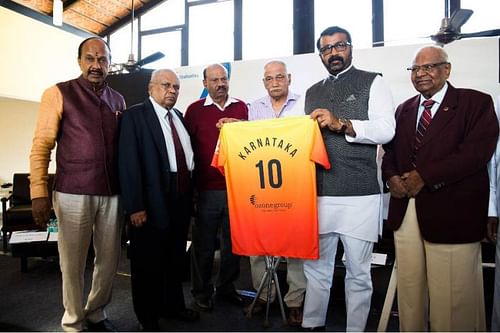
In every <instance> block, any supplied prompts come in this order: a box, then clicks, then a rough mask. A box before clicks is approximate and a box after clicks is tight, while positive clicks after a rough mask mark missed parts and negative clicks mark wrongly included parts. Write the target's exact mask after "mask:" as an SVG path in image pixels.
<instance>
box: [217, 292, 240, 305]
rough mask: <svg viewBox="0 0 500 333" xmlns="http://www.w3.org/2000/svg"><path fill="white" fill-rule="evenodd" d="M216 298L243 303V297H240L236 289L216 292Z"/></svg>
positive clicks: (237, 303) (233, 302) (236, 303)
mask: <svg viewBox="0 0 500 333" xmlns="http://www.w3.org/2000/svg"><path fill="white" fill-rule="evenodd" d="M217 298H219V299H221V300H224V301H226V302H228V303H232V304H234V305H243V298H241V296H240V294H238V293H237V292H236V290H233V291H230V292H228V293H218V294H217Z"/></svg>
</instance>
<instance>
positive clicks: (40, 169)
mask: <svg viewBox="0 0 500 333" xmlns="http://www.w3.org/2000/svg"><path fill="white" fill-rule="evenodd" d="M110 60H111V55H110V50H109V47H108V45H107V44H106V43H105V42H104V41H103V40H102V39H100V38H97V37H91V38H88V39H86V40H84V41H83V42H82V43H81V44H80V46H79V48H78V64H79V66H80V69H81V71H82V74H81V76H80V77H78V78H77V79H74V80H70V81H66V82H61V83H58V84H56V85H55V86H52V87H50V88H48V89H47V90H46V91H45V92H44V94H43V96H42V100H41V103H40V111H39V115H38V121H37V125H36V130H35V135H34V138H33V146H32V148H31V155H30V173H31V175H30V181H31V199H32V204H33V219H34V221H35V222H36V223H37V224H39V225H41V226H45V225H46V224H47V222H48V219H49V214H50V200H49V197H48V189H47V178H48V176H47V174H48V166H49V162H50V154H51V151H52V149H53V148H54V146H55V144H56V142H57V153H56V166H57V169H56V176H55V181H54V193H53V204H54V210H55V213H56V216H57V218H58V223H59V236H58V250H59V257H60V266H61V272H62V281H63V293H62V294H63V305H64V309H65V312H64V315H63V317H62V321H61V325H62V328H63V329H64V330H65V331H81V330H83V329H85V328H87V329H89V330H91V331H102V330H105V331H110V330H111V331H113V330H116V329H115V328H114V327H113V325H112V324H111V322H110V321H109V320H108V319H107V316H106V312H105V311H104V308H105V306H106V305H107V304H108V303H109V302H110V300H111V290H112V282H113V278H114V275H115V273H116V269H117V266H118V260H119V257H120V240H121V228H122V221H123V218H122V209H121V206H120V201H119V195H118V192H119V186H118V172H117V148H118V146H117V139H118V125H119V124H118V121H119V118H120V115H121V113H122V111H123V110H124V109H125V101H124V99H123V97H122V96H121V95H120V94H119V93H118V92H116V91H115V90H113V89H111V88H110V87H108V86H107V84H106V82H105V81H104V80H105V79H106V76H107V74H108V69H109V64H110ZM91 241H92V242H93V246H94V252H95V259H94V272H93V277H92V287H91V290H90V293H89V296H88V299H87V303H86V304H85V306H84V299H85V297H84V296H83V292H84V272H85V263H86V258H87V253H88V248H89V246H90V243H91ZM85 326H87V327H85Z"/></svg>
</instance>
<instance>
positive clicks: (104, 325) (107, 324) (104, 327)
mask: <svg viewBox="0 0 500 333" xmlns="http://www.w3.org/2000/svg"><path fill="white" fill-rule="evenodd" d="M87 330H88V331H89V332H118V329H117V328H116V327H115V325H113V323H112V322H111V321H110V320H109V319H107V318H106V319H104V320H101V321H99V322H97V323H92V322H90V321H89V322H88V323H87Z"/></svg>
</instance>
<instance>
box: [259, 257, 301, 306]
mask: <svg viewBox="0 0 500 333" xmlns="http://www.w3.org/2000/svg"><path fill="white" fill-rule="evenodd" d="M250 268H251V271H252V284H253V287H254V289H255V290H257V289H258V288H259V286H260V282H261V280H262V277H263V276H264V272H265V271H266V261H265V257H264V256H251V257H250ZM286 268H287V273H286V282H287V283H288V292H287V293H286V295H285V297H284V301H285V304H286V305H287V306H288V307H289V308H290V307H301V306H302V304H303V303H304V294H305V292H306V277H305V275H304V260H302V259H294V258H287V267H286ZM259 298H260V299H261V300H263V301H266V299H267V286H266V285H265V284H264V288H262V292H261V294H260V296H259ZM275 298H276V288H275V286H274V284H273V286H272V288H271V302H274V299H275Z"/></svg>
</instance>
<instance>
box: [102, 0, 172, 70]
mask: <svg viewBox="0 0 500 333" xmlns="http://www.w3.org/2000/svg"><path fill="white" fill-rule="evenodd" d="M134 10H135V8H134V0H132V16H131V20H130V29H131V31H130V54H129V55H128V60H127V62H125V63H118V64H117V63H112V64H111V66H110V70H109V74H111V75H114V74H122V73H124V72H128V73H132V72H135V71H138V70H140V69H141V67H142V66H144V65H147V64H149V63H152V62H154V61H156V60H159V59H161V58H163V57H164V56H165V55H164V54H163V53H161V52H155V53H153V54H151V55H149V56H147V57H146V58H143V59H141V60H139V61H136V60H135V57H134V50H133V48H134Z"/></svg>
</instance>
